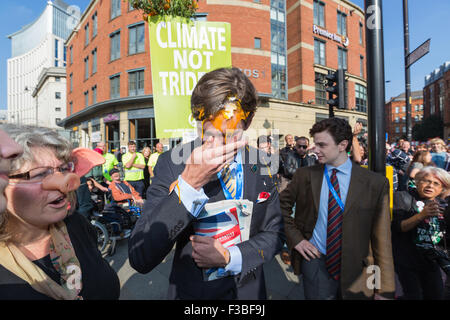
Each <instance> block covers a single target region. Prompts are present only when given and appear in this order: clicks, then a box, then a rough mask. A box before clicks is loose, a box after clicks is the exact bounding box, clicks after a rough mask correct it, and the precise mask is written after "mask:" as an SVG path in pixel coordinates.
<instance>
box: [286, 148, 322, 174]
mask: <svg viewBox="0 0 450 320" xmlns="http://www.w3.org/2000/svg"><path fill="white" fill-rule="evenodd" d="M302 162H303V165H302ZM316 163H317V160H316V158H315V157H314V156H312V155H306V156H305V157H304V158H303V161H302V158H300V156H299V155H298V153H297V152H289V153H287V155H286V161H285V163H284V172H285V177H286V178H288V179H292V177H293V176H294V173H295V171H297V169H298V168H301V167H310V166H313V165H315V164H316Z"/></svg>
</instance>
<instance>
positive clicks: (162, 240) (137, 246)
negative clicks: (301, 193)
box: [129, 140, 284, 299]
mask: <svg viewBox="0 0 450 320" xmlns="http://www.w3.org/2000/svg"><path fill="white" fill-rule="evenodd" d="M198 145H199V140H196V141H195V142H194V143H190V144H185V145H182V146H178V147H176V148H174V149H172V151H168V152H165V153H163V154H161V156H160V157H159V159H158V162H157V164H156V167H155V178H154V179H153V180H152V184H151V186H150V188H149V189H148V191H147V202H146V204H145V207H144V213H143V216H142V217H141V218H140V219H139V220H138V222H137V223H136V226H135V228H134V230H133V232H132V235H131V237H130V239H129V259H130V264H131V266H132V267H133V268H134V269H136V270H137V271H139V272H141V273H147V272H150V271H151V270H152V269H153V268H155V267H156V266H157V265H158V264H159V263H161V261H162V260H163V259H164V258H165V257H166V255H167V254H168V253H169V252H170V251H171V249H172V248H173V246H174V245H176V249H175V255H174V260H173V265H172V271H171V274H170V280H169V281H170V285H169V292H168V298H169V299H265V298H266V290H265V280H264V274H263V269H262V265H263V263H265V262H267V261H270V260H271V259H273V257H274V256H275V255H276V254H277V253H278V252H279V251H280V250H281V247H282V244H283V242H284V230H283V218H282V215H281V211H280V205H279V198H278V192H277V190H276V184H275V183H274V179H272V178H271V177H270V176H265V175H261V174H260V172H261V169H262V168H263V166H262V165H261V164H259V163H256V164H249V155H250V154H255V150H256V149H253V148H248V149H246V150H245V152H243V153H244V158H245V159H244V166H243V167H244V168H243V170H244V196H243V198H244V199H248V200H250V201H253V202H254V206H253V215H252V223H251V229H250V239H249V240H248V241H245V242H242V243H240V244H238V245H237V246H238V247H239V249H240V251H241V253H242V272H241V273H240V274H239V275H236V276H234V277H226V278H222V279H218V280H214V281H203V277H202V270H201V269H200V268H199V267H198V266H197V265H196V264H195V262H194V260H193V259H192V244H191V242H190V241H189V236H190V235H192V234H193V233H194V232H193V227H192V222H193V221H194V220H195V218H194V217H193V216H192V215H191V214H190V213H189V212H188V211H187V209H186V208H185V207H184V205H183V203H180V202H179V198H178V195H177V193H176V192H172V193H170V194H169V186H170V185H171V183H172V182H174V181H175V180H176V179H177V178H178V176H179V175H180V174H181V173H182V172H183V170H184V167H185V166H184V164H183V163H184V161H181V160H185V159H187V157H188V156H189V155H190V153H191V151H192V150H193V148H194V147H195V146H198ZM256 153H257V152H256ZM174 162H178V163H174ZM258 162H259V161H258ZM203 189H204V191H205V193H206V195H207V196H208V197H209V202H210V203H212V202H216V201H221V200H225V196H224V194H223V191H222V187H221V185H220V182H219V180H213V181H211V182H209V183H207V184H206V185H205V186H204V187H203ZM261 192H269V193H270V197H269V199H268V200H267V201H264V202H261V203H256V199H257V198H258V195H259V194H260V193H261Z"/></svg>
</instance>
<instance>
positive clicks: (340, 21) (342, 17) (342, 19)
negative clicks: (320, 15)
mask: <svg viewBox="0 0 450 320" xmlns="http://www.w3.org/2000/svg"><path fill="white" fill-rule="evenodd" d="M337 33H338V34H341V35H343V36H347V15H346V14H345V13H343V12H340V11H338V12H337Z"/></svg>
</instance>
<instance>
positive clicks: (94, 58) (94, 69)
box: [92, 48, 97, 74]
mask: <svg viewBox="0 0 450 320" xmlns="http://www.w3.org/2000/svg"><path fill="white" fill-rule="evenodd" d="M96 72H97V48H95V49H94V50H93V51H92V74H94V73H96Z"/></svg>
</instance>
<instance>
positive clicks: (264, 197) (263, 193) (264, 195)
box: [256, 192, 270, 203]
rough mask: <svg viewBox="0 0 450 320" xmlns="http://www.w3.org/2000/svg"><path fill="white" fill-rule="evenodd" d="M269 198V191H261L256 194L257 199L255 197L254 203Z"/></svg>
mask: <svg viewBox="0 0 450 320" xmlns="http://www.w3.org/2000/svg"><path fill="white" fill-rule="evenodd" d="M269 198H270V193H269V192H261V193H260V194H259V195H258V199H256V203H261V202H264V201H266V200H267V199H269Z"/></svg>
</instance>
